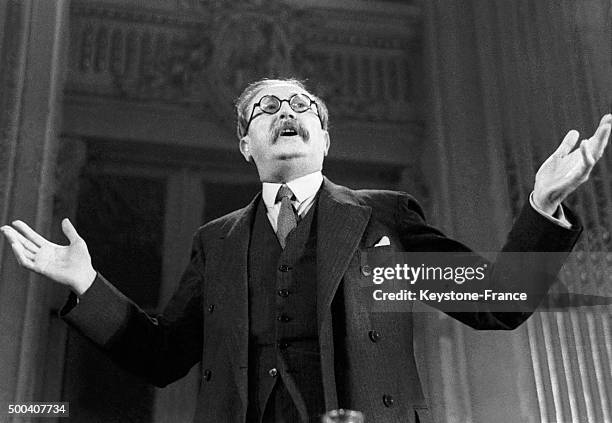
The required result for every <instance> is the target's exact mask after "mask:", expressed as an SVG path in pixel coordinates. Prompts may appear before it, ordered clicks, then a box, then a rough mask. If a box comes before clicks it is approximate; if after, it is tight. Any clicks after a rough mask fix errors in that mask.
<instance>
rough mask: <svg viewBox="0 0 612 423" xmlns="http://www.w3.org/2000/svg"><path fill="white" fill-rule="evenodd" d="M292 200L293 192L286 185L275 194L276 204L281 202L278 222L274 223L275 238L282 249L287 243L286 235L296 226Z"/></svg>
mask: <svg viewBox="0 0 612 423" xmlns="http://www.w3.org/2000/svg"><path fill="white" fill-rule="evenodd" d="M293 198H294V195H293V191H291V188H289V187H288V186H287V185H285V184H283V185H281V187H280V188H279V190H278V193H277V194H276V202H277V203H278V202H279V201H280V202H281V207H280V212H279V213H278V220H277V221H276V236H277V238H278V241H279V242H280V245H281V247H282V248H283V249H284V248H285V244H286V243H287V241H286V240H287V235H289V233H290V232H291V231H292V230H293V229H295V227H296V226H297V216H296V214H295V210H294V209H293V205H292V204H291V200H292V199H293Z"/></svg>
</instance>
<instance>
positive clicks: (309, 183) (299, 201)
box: [261, 171, 323, 232]
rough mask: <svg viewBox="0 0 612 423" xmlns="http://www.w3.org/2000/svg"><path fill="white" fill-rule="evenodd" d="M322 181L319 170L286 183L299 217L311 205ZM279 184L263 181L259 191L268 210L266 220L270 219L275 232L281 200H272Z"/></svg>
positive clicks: (304, 213)
mask: <svg viewBox="0 0 612 423" xmlns="http://www.w3.org/2000/svg"><path fill="white" fill-rule="evenodd" d="M322 183H323V174H322V173H321V171H317V172H313V173H309V174H308V175H304V176H301V177H299V178H297V179H294V180H293V181H289V182H287V183H286V184H287V186H288V187H289V188H290V189H291V191H292V192H293V195H294V196H295V199H294V200H293V201H291V203H292V204H293V208H295V210H296V211H297V214H298V216H299V217H300V218H302V217H304V215H306V213H308V210H310V208H311V207H312V203H313V202H314V199H315V195H317V192H318V191H319V188H321V184H322ZM281 185H282V184H277V183H272V182H264V183H263V187H262V191H261V192H262V194H261V195H262V197H263V201H264V204H265V205H266V210H267V211H268V213H267V214H268V220H270V224H271V225H272V229H274V232H276V222H277V220H278V213H279V212H280V207H281V202H280V201H279V202H278V203H275V202H274V200H276V194H278V190H279V189H280V187H281Z"/></svg>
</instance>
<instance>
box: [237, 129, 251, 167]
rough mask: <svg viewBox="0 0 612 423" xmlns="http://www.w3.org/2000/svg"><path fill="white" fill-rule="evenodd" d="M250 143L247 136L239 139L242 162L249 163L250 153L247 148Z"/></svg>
mask: <svg viewBox="0 0 612 423" xmlns="http://www.w3.org/2000/svg"><path fill="white" fill-rule="evenodd" d="M250 141H251V139H250V138H249V136H248V135H245V136H244V137H242V138H240V141H239V142H238V147H239V148H240V152H241V153H242V156H243V157H244V160H246V161H247V162H250V161H251V151H250V148H249V143H250Z"/></svg>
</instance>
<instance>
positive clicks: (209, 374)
mask: <svg viewBox="0 0 612 423" xmlns="http://www.w3.org/2000/svg"><path fill="white" fill-rule="evenodd" d="M203 376H204V380H205V381H206V382H208V381H209V380H210V378H211V377H212V372H211V371H210V369H206V370H204V375H203Z"/></svg>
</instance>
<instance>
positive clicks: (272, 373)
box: [268, 367, 278, 377]
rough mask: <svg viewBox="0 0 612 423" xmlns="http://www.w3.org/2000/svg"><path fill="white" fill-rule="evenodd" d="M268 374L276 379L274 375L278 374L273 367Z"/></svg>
mask: <svg viewBox="0 0 612 423" xmlns="http://www.w3.org/2000/svg"><path fill="white" fill-rule="evenodd" d="M268 374H269V375H270V376H271V377H276V375H277V374H278V370H276V369H275V368H274V367H273V368H271V369H270V370H268Z"/></svg>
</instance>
